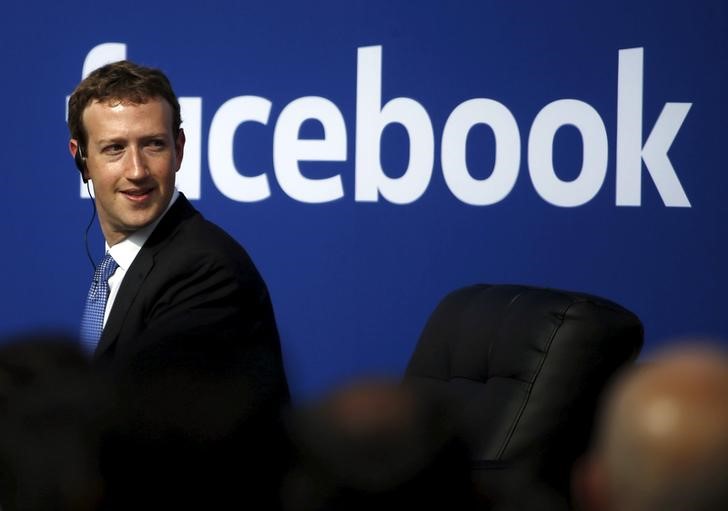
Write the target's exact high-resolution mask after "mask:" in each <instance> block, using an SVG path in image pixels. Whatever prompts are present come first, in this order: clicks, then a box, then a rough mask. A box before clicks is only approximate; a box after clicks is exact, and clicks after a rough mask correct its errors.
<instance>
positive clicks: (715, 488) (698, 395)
mask: <svg viewBox="0 0 728 511" xmlns="http://www.w3.org/2000/svg"><path fill="white" fill-rule="evenodd" d="M726 469H728V355H727V354H726V352H725V351H723V350H721V349H720V348H719V347H718V346H717V345H714V344H713V345H711V344H707V343H698V342H691V343H685V344H682V345H677V346H673V347H672V348H670V349H669V350H667V351H665V352H663V353H661V354H660V355H659V356H657V357H656V358H654V359H653V360H651V361H649V362H644V363H642V364H639V365H637V366H635V367H634V368H632V369H631V370H629V371H627V372H626V373H625V374H622V375H621V376H620V377H619V378H617V380H616V381H615V383H614V385H613V388H612V389H611V392H610V393H609V394H608V396H607V399H606V401H605V402H604V403H603V409H602V415H601V417H600V422H599V425H598V429H597V431H596V437H595V441H594V445H593V447H592V449H591V452H590V453H589V455H588V457H586V458H585V459H584V460H582V462H581V463H580V464H579V465H578V466H577V468H576V469H575V472H574V480H573V481H574V494H575V496H576V504H577V505H578V507H579V508H580V509H582V510H583V511H713V510H715V511H717V510H719V509H724V508H725V507H724V506H725V502H727V501H728V484H727V483H728V472H727V471H726Z"/></svg>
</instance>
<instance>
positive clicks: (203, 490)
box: [94, 194, 289, 509]
mask: <svg viewBox="0 0 728 511" xmlns="http://www.w3.org/2000/svg"><path fill="white" fill-rule="evenodd" d="M94 360H95V362H96V363H97V364H98V365H99V366H100V367H102V368H105V369H108V370H109V371H110V374H111V375H112V376H114V377H115V379H116V380H117V381H118V382H119V383H120V384H119V385H118V387H117V388H119V389H120V390H119V404H120V406H119V407H118V409H119V412H120V413H119V417H118V421H117V423H116V424H117V426H116V429H115V431H116V433H115V434H114V435H112V437H111V438H112V441H110V442H109V443H108V447H107V448H106V449H105V451H104V455H103V457H102V459H103V463H102V465H103V467H104V468H103V470H104V472H105V477H107V485H108V487H109V495H108V498H109V499H110V501H111V502H112V505H111V508H112V509H114V508H119V509H128V507H125V506H126V505H127V504H130V505H131V504H134V503H135V502H136V500H135V499H137V497H139V498H141V497H140V496H141V495H144V496H145V497H144V498H145V499H150V498H152V500H154V498H155V496H156V497H158V498H159V501H160V502H165V503H169V502H170V500H169V499H170V498H171V497H170V496H177V497H178V498H179V502H178V503H177V504H179V505H183V508H185V507H186V506H188V505H191V503H193V502H196V501H195V500H194V499H195V498H198V499H202V500H204V501H207V500H209V498H210V496H211V495H217V496H219V498H220V499H222V498H230V497H231V494H230V493H229V492H231V491H233V489H235V491H238V486H239V482H237V479H236V480H235V481H233V480H231V479H230V478H241V477H246V478H247V480H248V481H249V483H250V487H251V488H253V489H255V490H256V491H257V492H258V493H259V495H260V496H261V498H268V497H270V496H271V495H274V494H275V488H276V484H277V483H276V481H277V478H278V477H279V476H280V471H281V470H282V467H283V466H284V463H282V460H284V457H285V456H286V453H285V451H284V449H285V446H283V445H282V443H281V440H280V439H281V429H280V427H279V426H280V424H279V423H278V419H279V412H280V410H281V408H282V407H283V406H284V405H286V404H287V403H288V400H289V390H288V384H287V382H286V377H285V374H284V370H283V362H282V356H281V348H280V342H279V338H278V332H277V328H276V324H275V319H274V315H273V309H272V306H271V301H270V298H269V295H268V291H267V289H266V286H265V284H264V282H263V280H262V279H261V277H260V275H259V273H258V271H257V269H256V268H255V266H254V264H253V262H252V261H251V260H250V258H249V257H248V255H247V253H246V252H245V250H244V249H243V248H242V247H241V246H240V245H239V244H238V243H237V242H236V241H235V240H234V239H232V238H231V237H230V236H229V235H228V234H226V233H225V232H224V231H223V230H222V229H220V228H219V227H217V226H216V225H214V224H212V223H210V222H208V221H207V220H205V219H204V218H203V217H202V215H201V214H200V213H199V212H198V211H197V210H195V208H194V207H192V205H191V204H190V203H189V202H188V201H187V199H186V198H185V197H184V196H183V195H182V194H180V196H179V198H178V199H177V201H176V202H175V203H174V205H173V206H172V207H171V208H170V209H169V211H168V212H167V214H166V215H165V216H164V217H163V218H162V220H161V221H160V223H159V224H158V225H157V227H156V228H155V229H154V231H153V232H152V234H151V235H150V237H149V238H148V240H147V242H146V243H145V244H144V246H143V248H142V249H141V250H140V251H139V253H138V254H137V256H136V258H135V259H134V261H133V263H132V264H131V266H130V267H129V269H128V270H127V273H126V275H125V277H124V280H123V281H122V283H121V287H120V288H119V292H118V294H117V296H116V300H115V301H114V304H113V306H112V309H111V311H110V314H109V318H108V320H107V323H106V326H105V328H104V330H103V333H102V335H101V339H100V340H99V344H98V347H97V349H96V352H95V355H94ZM230 463H232V464H234V465H235V466H237V469H236V470H235V471H228V470H227V469H223V468H222V467H227V466H228V465H229V464H230ZM181 489H182V490H181ZM134 505H136V504H134Z"/></svg>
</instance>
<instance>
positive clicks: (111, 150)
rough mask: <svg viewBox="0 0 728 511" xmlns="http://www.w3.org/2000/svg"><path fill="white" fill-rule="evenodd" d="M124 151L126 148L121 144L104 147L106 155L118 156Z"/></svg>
mask: <svg viewBox="0 0 728 511" xmlns="http://www.w3.org/2000/svg"><path fill="white" fill-rule="evenodd" d="M123 150H124V146H122V145H121V144H109V145H107V146H104V148H103V149H102V152H104V153H105V154H118V153H120V152H121V151H123Z"/></svg>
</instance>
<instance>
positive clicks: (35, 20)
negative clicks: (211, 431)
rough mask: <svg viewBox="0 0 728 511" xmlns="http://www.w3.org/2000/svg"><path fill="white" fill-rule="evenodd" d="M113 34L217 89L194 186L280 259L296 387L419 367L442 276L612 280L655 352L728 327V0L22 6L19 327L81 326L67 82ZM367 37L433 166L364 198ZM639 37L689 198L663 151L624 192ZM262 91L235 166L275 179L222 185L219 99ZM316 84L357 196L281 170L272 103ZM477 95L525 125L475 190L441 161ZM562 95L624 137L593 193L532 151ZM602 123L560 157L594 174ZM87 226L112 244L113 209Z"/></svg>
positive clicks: (11, 255)
mask: <svg viewBox="0 0 728 511" xmlns="http://www.w3.org/2000/svg"><path fill="white" fill-rule="evenodd" d="M109 42H115V43H123V44H124V45H126V54H127V56H128V58H130V59H132V60H134V61H137V62H139V63H142V64H146V65H151V66H156V67H160V68H162V69H163V70H164V71H165V72H166V73H167V74H168V75H169V76H170V78H171V80H172V82H173V84H174V86H175V89H176V92H177V94H178V95H179V96H180V97H196V98H201V118H200V122H199V123H198V128H199V133H200V143H199V148H200V160H199V162H200V163H199V165H198V168H199V172H200V174H199V176H200V177H199V183H200V193H199V195H200V198H199V199H198V200H196V201H195V203H196V205H197V207H198V208H199V209H200V210H201V211H202V212H203V213H204V214H205V215H206V216H207V217H208V218H210V219H212V220H213V221H215V222H217V223H219V224H220V225H222V226H223V227H224V228H226V229H227V230H228V231H229V232H230V233H231V234H232V235H233V236H235V237H236V238H237V239H238V240H239V241H240V242H241V243H242V244H243V245H244V246H245V247H246V248H247V249H248V251H249V252H250V253H251V255H252V257H253V258H254V260H255V261H256V263H257V265H258V267H259V269H260V271H261V273H262V274H263V276H264V278H265V280H266V281H267V283H268V286H269V288H270V291H271V294H272V296H273V301H274V306H275V308H276V313H277V317H278V321H279V326H280V329H281V334H282V342H283V349H284V354H285V359H286V364H287V369H288V372H289V378H290V382H291V385H292V388H293V392H294V394H295V395H296V396H299V397H301V396H307V395H312V394H316V393H317V392H320V391H321V390H323V389H326V388H328V387H329V386H331V385H334V384H336V383H338V382H340V381H341V380H342V379H344V378H348V377H350V376H352V375H355V374H359V373H372V372H377V373H385V374H394V375H397V374H400V373H401V371H402V370H403V368H404V367H405V364H406V362H407V359H408V357H409V354H410V353H411V351H412V349H413V347H414V344H415V342H416V340H417V337H418V335H419V333H420V330H421V329H422V327H423V325H424V323H425V321H426V319H427V317H428V315H429V313H430V312H431V311H432V309H433V308H434V307H435V305H436V304H437V302H438V300H439V299H440V298H441V297H442V296H443V295H444V294H445V293H447V292H448V291H450V290H452V289H454V288H456V287H459V286H462V285H466V284H471V283H476V282H493V283H494V282H513V283H524V284H535V285H544V286H553V287H560V288H567V289H572V290H579V291H586V292H591V293H594V294H600V295H603V296H606V297H608V298H611V299H613V300H615V301H617V302H619V303H621V304H623V305H625V306H627V307H628V308H630V309H632V310H634V311H635V312H636V313H637V314H638V315H639V316H640V317H641V318H642V320H643V321H644V323H645V329H646V341H647V345H646V348H645V353H647V354H649V353H650V352H651V351H653V350H654V349H655V348H656V347H658V346H659V345H660V344H661V343H664V342H665V341H667V340H669V339H674V338H676V337H683V336H688V335H690V336H693V335H707V336H711V337H717V338H723V339H726V338H728V319H726V318H727V316H728V315H727V314H726V313H725V308H726V307H725V306H726V300H725V298H724V296H725V293H724V292H723V288H724V287H725V285H726V283H728V282H727V281H728V279H727V278H726V277H727V276H728V269H726V265H725V264H724V255H725V253H726V241H725V239H726V234H727V230H728V229H726V223H725V216H726V212H727V211H728V206H726V200H725V197H724V195H725V192H726V190H728V174H727V173H726V172H725V160H724V153H725V147H726V138H725V119H726V114H728V108H727V107H728V99H726V94H725V91H726V90H728V88H727V85H728V83H727V80H726V78H727V76H726V62H727V61H726V56H727V51H728V9H727V8H726V6H725V2H723V1H722V0H701V1H698V2H695V1H687V0H686V1H666V2H659V3H657V2H649V1H634V0H629V1H624V0H613V1H611V2H579V3H577V2H565V1H551V2H539V1H529V2H496V1H422V2H404V1H402V2H398V1H391V0H388V1H379V0H376V1H373V0H369V1H346V2H334V1H326V2H324V1H319V2H305V3H304V2H276V1H270V2H261V3H253V2H233V1H230V2H204V3H199V4H192V3H188V4H182V5H181V4H179V3H176V2H151V3H150V2H140V3H139V4H138V5H135V4H134V2H127V3H124V4H119V5H108V6H106V5H105V6H100V5H99V4H98V3H97V2H78V1H69V2H65V3H62V4H58V5H53V4H51V3H46V2H34V1H28V2H24V3H19V2H16V3H12V4H10V5H8V6H5V7H4V9H3V14H2V16H1V17H0V62H2V65H3V66H2V67H3V73H2V81H1V82H0V93H1V94H2V101H3V104H4V109H3V113H4V116H3V117H4V120H5V122H3V123H2V125H1V126H0V140H1V141H2V148H3V159H2V162H3V163H2V173H3V180H2V183H3V187H2V189H3V191H4V198H3V200H2V201H0V215H1V216H2V218H4V219H5V222H4V229H3V232H2V239H3V242H2V254H1V255H0V282H1V283H2V290H3V293H2V296H0V335H2V336H6V335H10V334H14V333H19V332H24V331H27V330H30V329H37V328H46V329H60V330H64V331H68V332H75V331H76V329H77V325H78V318H79V317H80V313H81V309H82V305H83V300H84V296H85V293H86V290H87V284H88V281H89V278H90V265H89V262H88V260H87V258H86V255H85V249H84V243H83V231H84V228H85V226H86V223H87V222H88V219H89V216H90V212H91V206H90V202H89V201H88V199H85V198H82V197H81V194H80V191H79V190H80V187H79V179H78V175H77V174H78V173H77V171H76V170H75V168H74V166H73V162H72V160H71V158H70V156H69V155H68V151H67V140H68V132H67V128H66V125H65V117H64V116H65V98H66V96H67V95H68V94H70V92H71V91H72V90H73V88H74V86H75V85H76V84H77V83H78V81H79V80H80V78H81V73H82V68H83V64H84V60H85V58H86V56H87V54H88V53H89V52H90V51H91V50H92V49H93V48H94V47H96V46H98V45H100V44H103V43H109ZM370 46H379V47H381V55H382V85H381V93H382V105H384V104H385V103H387V102H388V101H390V100H392V99H393V98H398V97H407V98H412V99H413V100H416V101H417V102H418V103H419V104H420V105H422V107H423V108H424V109H425V110H426V112H427V114H428V116H429V119H430V121H431V124H432V132H433V135H434V152H433V155H432V156H433V157H434V160H433V161H434V163H433V165H432V176H431V179H430V181H429V185H428V186H427V188H426V190H425V191H424V193H423V194H422V195H421V197H419V198H418V199H417V200H414V201H412V202H409V203H407V204H394V203H392V202H390V201H388V200H387V199H386V198H383V197H379V199H378V201H376V202H372V201H368V202H365V201H361V200H356V190H355V188H356V181H355V173H356V172H358V171H360V170H361V169H357V168H356V164H355V161H356V154H357V153H356V150H357V137H356V134H357V57H358V51H359V49H360V48H365V47H370ZM629 48H643V52H644V68H643V70H644V71H643V72H644V84H643V89H642V90H643V92H642V94H643V98H644V105H643V113H642V119H643V141H644V140H645V139H647V137H648V135H649V134H650V132H651V130H652V129H653V126H654V125H655V123H656V121H657V119H658V116H660V113H661V111H662V110H663V107H664V106H665V104H666V103H691V104H692V106H691V107H690V110H689V112H688V114H687V117H686V118H685V120H684V122H683V123H682V124H681V125H679V131H678V132H677V134H676V136H675V139H674V141H673V143H672V144H671V147H670V150H669V153H668V155H669V161H670V162H671V164H672V167H673V168H674V173H675V175H676V176H677V178H678V180H679V183H680V185H681V187H682V189H683V190H684V192H685V194H686V196H687V198H688V200H689V202H690V204H691V206H690V207H668V206H666V205H665V203H664V201H663V198H662V196H661V193H660V191H659V190H658V188H657V187H656V186H655V184H654V182H653V179H652V178H651V177H650V174H649V173H648V171H647V169H646V168H645V165H643V172H642V189H641V194H640V195H639V196H640V198H641V201H640V202H641V204H640V205H639V206H629V207H626V206H618V205H617V200H616V196H617V192H616V184H615V183H616V173H617V171H616V159H617V154H616V151H617V150H616V144H617V131H618V130H617V109H618V104H617V103H618V102H617V98H618V66H619V51H620V50H624V49H629ZM631 86H636V85H635V84H631ZM360 92H361V91H360ZM243 95H251V96H259V97H263V98H267V100H269V101H270V102H271V109H270V115H269V118H268V122H267V123H266V124H261V123H245V124H243V125H241V126H240V127H239V129H238V130H237V131H236V132H235V136H234V140H233V141H234V161H235V164H236V167H237V168H238V170H239V171H240V173H242V174H247V175H251V176H252V175H257V174H260V173H263V172H265V173H266V175H267V176H268V182H269V185H270V197H268V198H267V199H265V200H261V201H257V202H240V201H236V200H232V199H230V198H228V197H227V196H226V195H225V194H224V193H222V191H221V190H220V189H219V187H218V186H217V185H216V184H215V182H213V180H212V178H211V173H210V166H211V165H210V163H209V160H208V133H209V130H210V126H211V124H212V120H213V118H214V116H215V113H216V112H217V111H218V109H219V108H220V107H221V106H222V105H223V104H224V103H225V102H226V101H228V100H229V99H231V98H234V97H237V96H243ZM305 96H318V97H323V98H327V99H328V100H329V101H331V102H332V103H333V104H335V105H336V107H337V108H338V110H339V111H340V112H341V116H342V117H343V120H344V123H345V130H346V142H347V143H346V152H345V158H344V161H329V162H320V161H315V162H304V163H302V164H301V169H302V172H303V173H304V174H305V175H306V176H308V177H309V178H311V179H320V178H326V177H332V176H337V175H338V176H340V179H341V183H342V185H343V197H341V198H340V199H338V200H335V201H329V202H323V203H319V204H309V203H304V202H300V201H298V200H295V199H294V198H292V197H290V196H289V195H288V194H286V193H285V192H284V191H283V189H282V187H281V185H280V184H279V183H278V181H277V179H276V176H275V173H274V162H273V138H274V129H275V126H276V121H277V119H278V118H279V115H280V113H281V112H282V111H283V109H284V107H286V105H288V104H289V103H291V102H292V101H294V100H296V99H297V98H301V97H305ZM472 98H490V99H493V100H495V101H498V102H499V103H501V104H502V105H504V106H505V107H507V109H508V110H509V111H510V112H511V113H512V115H513V117H514V118H515V120H516V122H517V124H518V130H519V133H520V167H519V172H518V177H517V180H516V182H515V184H514V186H513V188H512V190H511V191H510V193H508V194H507V195H506V196H505V197H504V198H503V199H502V200H500V201H497V202H496V203H494V204H491V205H486V206H473V205H468V204H465V203H464V202H463V201H461V200H460V199H459V198H458V197H456V196H455V195H454V194H453V193H452V192H451V191H450V189H449V187H448V184H447V183H446V181H445V179H444V178H443V170H442V165H441V162H440V156H441V147H440V141H441V139H442V135H443V129H444V126H445V124H446V122H447V120H448V117H449V116H450V114H451V112H453V110H454V109H455V108H456V107H457V106H458V105H459V104H461V103H463V102H464V101H466V100H469V99H472ZM567 98H569V99H576V100H579V101H582V102H584V103H587V104H589V105H591V107H593V109H594V110H595V111H596V112H598V114H599V117H600V118H601V121H602V122H603V125H604V128H605V132H606V137H607V140H608V163H607V166H606V176H605V179H604V182H603V184H602V186H601V187H599V189H598V192H597V193H596V195H595V196H594V197H593V198H592V199H591V200H588V201H586V202H585V203H584V204H582V205H580V206H576V207H560V206H555V205H553V204H551V203H549V202H548V201H546V200H544V198H542V197H541V195H540V194H539V192H538V190H537V189H536V187H535V186H534V184H533V183H532V180H531V178H530V176H529V165H528V156H529V154H528V153H529V150H528V141H529V131H530V129H531V126H532V124H533V121H534V119H535V118H536V116H537V114H538V113H539V112H540V111H541V110H542V108H544V107H545V106H546V105H547V104H549V103H551V102H553V101H557V100H561V99H567ZM632 114H633V115H636V114H634V112H633V113H632ZM183 127H184V126H183ZM190 131H191V130H188V134H189V132H190ZM322 136H323V130H322V126H321V125H320V124H319V123H317V122H316V121H310V122H307V123H306V124H304V125H303V127H302V129H301V137H302V138H312V139H316V138H321V137H322ZM587 142H588V141H583V140H582V137H581V135H580V132H579V131H578V130H577V129H575V128H574V127H570V126H565V127H563V128H561V129H559V130H558V132H557V133H556V136H555V137H554V142H553V151H554V155H553V165H554V168H555V169H556V173H557V175H558V176H559V178H560V179H561V180H562V181H565V182H568V181H573V180H576V179H578V177H579V175H580V172H582V149H583V147H585V146H586V145H587ZM589 143H590V142H589ZM497 145H498V146H499V147H500V149H499V150H501V151H502V150H503V148H504V147H505V146H503V145H500V142H498V143H497V142H496V139H495V137H494V135H493V132H492V131H491V130H490V129H489V128H488V127H487V126H485V125H484V124H480V125H477V126H475V127H473V129H472V130H471V131H470V132H469V135H468V137H467V164H468V169H469V170H470V173H471V174H472V175H473V176H474V177H475V178H477V179H481V180H482V179H486V178H487V177H488V176H489V173H490V172H491V169H492V168H493V166H494V164H495V162H496V154H497V153H496V149H497V147H496V146H497ZM409 146H410V140H409V139H408V134H407V131H406V130H405V129H404V128H403V127H402V126H401V125H398V124H391V125H388V126H387V127H386V128H384V130H383V132H382V136H381V151H382V154H381V164H382V167H383V168H384V169H385V171H386V172H387V174H388V175H390V176H392V177H397V176H400V175H402V174H403V173H404V172H405V170H406V169H407V165H408V162H409V153H408V150H409ZM640 147H641V145H640ZM190 154H192V153H188V156H189V155H190ZM190 157H191V158H192V156H190ZM536 157H538V155H536ZM186 163H187V164H189V163H190V162H186ZM583 172H587V173H588V172H590V170H589V169H587V168H585V169H583ZM183 190H184V187H183ZM91 247H92V251H93V252H94V254H95V256H96V257H99V256H100V254H101V252H102V250H103V240H102V238H101V236H100V232H99V230H98V227H97V226H94V228H93V230H92V235H91Z"/></svg>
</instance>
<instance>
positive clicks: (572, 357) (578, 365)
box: [405, 284, 643, 511]
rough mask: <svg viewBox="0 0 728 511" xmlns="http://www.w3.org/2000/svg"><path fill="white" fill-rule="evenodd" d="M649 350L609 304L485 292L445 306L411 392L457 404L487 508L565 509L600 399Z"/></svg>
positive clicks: (463, 293) (551, 292) (451, 298)
mask: <svg viewBox="0 0 728 511" xmlns="http://www.w3.org/2000/svg"><path fill="white" fill-rule="evenodd" d="M642 343H643V328H642V324H641V322H640V320H639V318H638V317H637V316H636V315H635V314H633V313H632V312H630V311H628V310H626V309H625V308H623V307H621V306H619V305H617V304H616V303H613V302H611V301H609V300H606V299H603V298H600V297H596V296H592V295H588V294H584V293H575V292H568V291H561V290H555V289H543V288H536V287H529V286H518V285H487V284H480V285H474V286H470V287H465V288H462V289H459V290H456V291H454V292H452V293H450V294H449V295H448V296H446V297H445V298H444V299H443V300H442V301H441V302H440V304H439V305H438V306H437V308H436V309H435V311H434V312H433V314H432V315H431V316H430V319H429V321H428V322H427V325H426V326H425V328H424V331H423V332H422V335H421V337H420V339H419V341H418V344H417V346H416V348H415V351H414V353H413V355H412V357H411V360H410V362H409V365H408V367H407V370H406V373H405V382H406V383H409V384H414V385H416V386H418V387H420V388H421V389H424V391H426V392H429V393H431V394H435V395H439V396H441V397H442V398H444V399H446V400H447V401H449V403H450V404H451V405H452V408H451V413H452V414H453V416H455V417H456V418H457V419H458V421H459V422H460V423H461V424H462V427H463V430H464V431H465V434H466V435H467V438H468V439H469V440H470V443H471V445H472V453H473V458H474V459H473V467H474V472H473V475H474V478H475V481H476V483H477V485H478V486H479V488H480V489H481V492H482V494H483V495H485V496H486V497H487V498H488V500H489V503H490V507H491V508H493V509H502V510H506V509H507V510H511V509H536V510H539V511H540V510H549V509H553V510H564V509H569V507H570V497H569V480H570V472H571V469H572V465H573V463H574V461H575V460H576V459H577V458H578V456H579V455H580V454H581V453H583V451H584V450H585V448H586V447H587V444H588V441H589V437H590V433H591V427H592V421H593V415H594V412H595V410H596V405H597V402H598V400H599V398H600V394H601V392H602V390H603V388H604V387H605V385H606V383H607V382H608V380H609V379H610V378H611V377H612V376H613V375H614V374H615V372H616V371H617V370H618V369H619V368H620V367H621V366H623V365H624V364H626V363H629V362H631V361H633V360H634V359H635V358H636V357H637V355H638V354H639V352H640V349H641V347H642Z"/></svg>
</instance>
